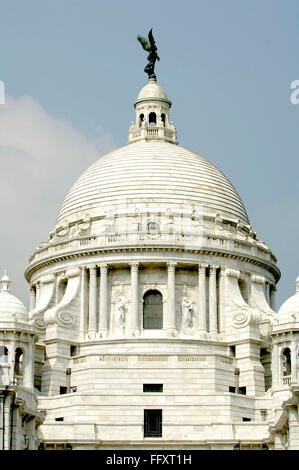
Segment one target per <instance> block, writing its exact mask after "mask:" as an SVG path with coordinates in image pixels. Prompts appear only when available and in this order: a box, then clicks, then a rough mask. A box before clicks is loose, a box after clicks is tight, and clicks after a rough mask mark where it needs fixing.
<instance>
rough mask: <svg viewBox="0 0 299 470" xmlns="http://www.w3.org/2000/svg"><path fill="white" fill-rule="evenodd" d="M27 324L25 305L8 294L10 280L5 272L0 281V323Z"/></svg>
mask: <svg viewBox="0 0 299 470" xmlns="http://www.w3.org/2000/svg"><path fill="white" fill-rule="evenodd" d="M15 321H20V322H27V321H28V313H27V309H26V307H25V305H24V304H23V303H22V302H21V301H20V300H19V299H17V297H15V296H14V295H12V294H11V293H10V280H9V277H8V276H7V274H6V272H5V274H4V276H3V277H2V279H1V281H0V322H15Z"/></svg>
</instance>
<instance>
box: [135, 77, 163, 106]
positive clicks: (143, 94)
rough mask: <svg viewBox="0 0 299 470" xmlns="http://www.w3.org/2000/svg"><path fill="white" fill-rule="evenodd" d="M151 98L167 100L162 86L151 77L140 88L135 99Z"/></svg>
mask: <svg viewBox="0 0 299 470" xmlns="http://www.w3.org/2000/svg"><path fill="white" fill-rule="evenodd" d="M152 98H153V99H161V100H168V98H167V96H166V93H165V91H164V90H163V88H162V87H161V86H160V85H158V83H157V82H156V81H155V80H153V79H152V80H150V81H149V83H148V84H147V85H145V86H144V87H143V88H142V90H140V92H139V95H138V98H137V101H139V100H144V99H152Z"/></svg>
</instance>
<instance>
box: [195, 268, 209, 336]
mask: <svg viewBox="0 0 299 470" xmlns="http://www.w3.org/2000/svg"><path fill="white" fill-rule="evenodd" d="M206 268H207V266H206V265H204V264H200V265H199V266H198V320H197V324H198V331H199V332H203V333H205V332H206V331H207V298H206Z"/></svg>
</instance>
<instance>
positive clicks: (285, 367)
mask: <svg viewBox="0 0 299 470" xmlns="http://www.w3.org/2000/svg"><path fill="white" fill-rule="evenodd" d="M281 355H282V374H283V376H284V377H285V376H287V375H291V351H290V349H289V348H285V349H284V350H283V351H282V353H281Z"/></svg>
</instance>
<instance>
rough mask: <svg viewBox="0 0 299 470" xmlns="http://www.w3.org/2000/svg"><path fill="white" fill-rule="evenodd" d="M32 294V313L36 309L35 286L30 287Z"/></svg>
mask: <svg viewBox="0 0 299 470" xmlns="http://www.w3.org/2000/svg"><path fill="white" fill-rule="evenodd" d="M29 292H30V312H32V310H33V309H34V308H35V305H36V290H35V289H34V287H33V286H30V287H29Z"/></svg>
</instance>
